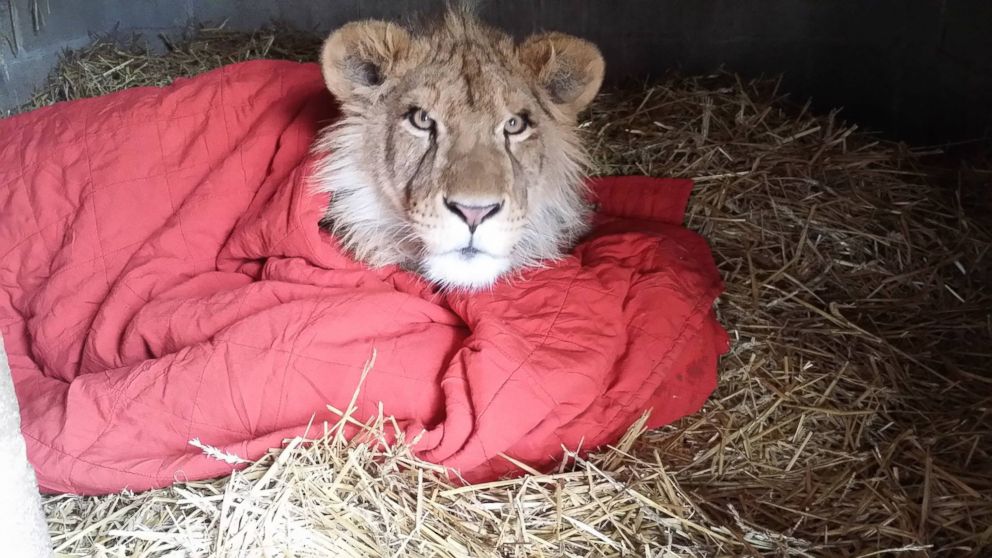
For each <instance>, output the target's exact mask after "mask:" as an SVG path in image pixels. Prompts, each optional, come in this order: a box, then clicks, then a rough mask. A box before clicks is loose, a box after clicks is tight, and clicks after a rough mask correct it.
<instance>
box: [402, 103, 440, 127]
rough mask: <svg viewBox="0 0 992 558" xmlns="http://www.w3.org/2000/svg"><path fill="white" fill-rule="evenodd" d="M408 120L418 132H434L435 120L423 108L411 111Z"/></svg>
mask: <svg viewBox="0 0 992 558" xmlns="http://www.w3.org/2000/svg"><path fill="white" fill-rule="evenodd" d="M407 119H408V120H409V121H410V124H413V127H414V128H416V129H418V130H432V129H433V128H434V119H433V118H431V117H430V115H429V114H427V111H426V110H424V109H422V108H414V109H411V110H410V114H409V116H407Z"/></svg>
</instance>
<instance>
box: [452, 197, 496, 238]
mask: <svg viewBox="0 0 992 558" xmlns="http://www.w3.org/2000/svg"><path fill="white" fill-rule="evenodd" d="M444 206H445V207H447V208H448V210H449V211H451V212H452V213H454V214H455V215H457V216H458V218H460V219H461V220H462V221H465V224H466V225H468V230H469V231H471V232H475V229H476V228H478V227H479V225H481V224H482V223H483V221H485V220H486V219H488V218H490V217H492V216H493V215H496V214H497V213H499V210H500V209H502V207H503V204H502V203H490V204H478V202H476V203H475V204H468V203H462V202H459V201H455V200H449V199H447V198H445V200H444Z"/></svg>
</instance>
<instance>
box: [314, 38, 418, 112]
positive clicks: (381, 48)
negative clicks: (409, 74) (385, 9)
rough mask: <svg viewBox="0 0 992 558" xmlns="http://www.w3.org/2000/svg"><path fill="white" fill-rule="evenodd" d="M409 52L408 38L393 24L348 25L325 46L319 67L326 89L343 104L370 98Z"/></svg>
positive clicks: (329, 39) (326, 42) (328, 39)
mask: <svg viewBox="0 0 992 558" xmlns="http://www.w3.org/2000/svg"><path fill="white" fill-rule="evenodd" d="M409 48H410V34H409V33H407V31H406V30H405V29H403V28H402V27H400V26H399V25H396V24H395V23H388V22H385V21H359V22H354V23H349V24H347V25H345V26H343V27H341V28H339V29H338V30H336V31H334V32H333V33H331V36H330V37H328V38H327V41H325V42H324V47H323V50H322V51H321V54H320V65H321V69H322V71H323V73H324V81H325V82H326V83H327V88H328V89H330V91H331V93H333V94H334V96H336V97H338V98H339V99H341V100H345V101H347V100H355V99H359V98H369V97H370V96H372V94H374V92H375V89H376V87H378V86H379V85H381V84H382V82H383V81H385V80H386V79H388V78H389V77H390V76H391V75H392V74H393V73H394V71H395V70H396V65H397V62H398V61H399V60H401V59H402V58H403V57H404V56H405V55H406V54H407V51H408V50H409Z"/></svg>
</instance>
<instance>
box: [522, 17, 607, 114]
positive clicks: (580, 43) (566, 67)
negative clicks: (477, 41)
mask: <svg viewBox="0 0 992 558" xmlns="http://www.w3.org/2000/svg"><path fill="white" fill-rule="evenodd" d="M518 56H519V58H520V61H521V62H522V63H523V65H524V66H526V67H527V68H528V69H530V71H531V72H533V74H534V76H535V78H536V79H537V82H538V83H539V84H540V86H541V87H543V88H544V90H545V91H547V93H548V95H549V96H550V97H551V100H552V101H553V102H554V103H555V104H556V105H558V106H559V108H561V109H562V110H563V111H564V112H565V113H566V114H567V115H569V117H572V118H574V117H575V116H576V115H578V113H579V112H581V111H582V109H584V108H586V106H588V105H589V103H590V102H592V100H593V98H594V97H595V96H596V93H598V92H599V87H600V86H601V85H602V84H603V74H604V72H605V71H606V62H605V61H604V60H603V55H602V54H600V52H599V49H598V48H596V45H594V44H592V43H590V42H589V41H586V40H583V39H580V38H578V37H573V36H571V35H566V34H564V33H542V34H540V35H534V36H532V37H530V38H528V39H527V40H526V41H524V42H523V44H521V45H520V47H519V48H518Z"/></svg>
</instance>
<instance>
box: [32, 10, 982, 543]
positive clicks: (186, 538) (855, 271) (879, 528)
mask: <svg viewBox="0 0 992 558" xmlns="http://www.w3.org/2000/svg"><path fill="white" fill-rule="evenodd" d="M316 45H317V41H316V40H315V39H314V38H313V37H309V36H305V35H303V34H299V33H294V32H292V31H290V30H286V29H273V30H267V31H263V32H258V33H254V34H244V33H237V32H231V31H226V30H220V29H205V30H199V31H197V32H195V33H192V34H191V35H190V36H187V37H185V38H183V39H182V40H177V41H175V42H174V43H172V44H171V45H170V47H171V48H170V49H169V52H167V53H166V54H165V55H159V56H156V55H151V54H149V53H148V52H147V51H146V50H145V49H143V47H142V46H141V43H140V42H138V41H132V42H130V43H128V44H126V45H125V46H119V45H115V44H113V43H110V42H107V41H98V42H97V43H95V44H94V46H92V47H90V48H87V49H84V50H82V51H80V52H76V53H72V54H69V55H68V56H67V57H66V59H65V60H64V61H63V62H62V64H61V65H60V66H59V68H58V70H57V71H56V72H55V74H54V75H53V77H52V79H51V80H50V82H49V84H48V85H47V86H46V87H45V88H44V89H43V90H42V91H41V92H39V94H38V96H37V97H36V98H35V99H34V101H33V102H32V104H31V107H34V106H41V105H45V104H49V103H52V102H55V101H58V100H62V99H68V98H77V97H82V96H89V95H97V94H103V93H107V92H110V91H113V90H117V89H120V88H123V87H131V86H137V85H160V84H165V83H168V82H169V81H171V80H172V78H174V77H177V76H180V75H188V74H193V73H197V72H200V71H203V70H206V69H209V68H213V67H216V66H218V65H221V64H225V63H230V62H234V61H239V60H244V59H248V58H255V57H280V58H292V59H310V58H312V55H313V53H314V52H315V50H316ZM31 107H26V108H31ZM582 127H583V128H584V129H585V130H586V132H587V133H588V137H589V142H590V146H591V147H592V151H593V155H594V158H595V164H596V172H598V173H600V174H647V175H656V176H677V177H690V178H693V179H695V180H696V182H697V188H696V191H695V194H694V197H693V199H692V201H691V204H690V210H689V212H690V215H689V218H688V226H689V227H691V228H694V229H696V230H699V231H701V232H702V233H703V234H704V235H705V236H706V237H707V238H708V239H709V240H710V242H711V244H712V247H713V251H714V255H715V256H716V259H717V261H718V263H719V265H720V267H721V271H722V273H723V275H724V278H725V280H726V283H727V292H726V294H725V296H724V297H722V299H721V300H720V301H719V303H718V311H719V314H720V317H721V320H722V321H723V323H724V324H726V325H727V327H728V329H729V331H730V332H731V336H732V338H733V342H734V344H733V349H732V352H731V354H729V355H728V356H727V357H725V358H724V360H723V362H722V366H721V374H720V387H719V388H718V391H717V392H716V394H715V395H714V396H713V397H712V398H711V400H710V401H709V403H708V404H707V405H706V407H705V409H704V410H703V411H702V412H700V413H698V414H697V415H696V416H693V417H690V418H688V419H685V420H683V421H681V422H680V423H678V424H676V425H673V426H671V427H668V428H664V429H661V430H657V431H648V432H645V431H643V429H642V428H641V427H640V425H635V426H634V427H632V429H631V430H630V432H629V433H628V435H627V436H626V437H625V438H624V439H623V440H621V441H620V442H619V443H618V444H617V445H616V447H614V448H608V449H606V450H605V451H602V452H599V453H595V454H593V455H591V456H588V457H587V458H585V459H583V458H581V457H580V456H577V455H572V456H571V459H569V460H568V463H566V464H565V465H564V466H563V467H562V469H561V472H560V473H558V474H551V475H539V474H534V475H530V476H527V477H525V478H522V479H517V480H512V481H505V482H497V483H490V484H486V485H480V486H470V487H461V488H459V487H455V486H452V485H450V484H448V483H447V482H446V481H445V480H443V478H442V476H441V475H439V474H438V472H437V471H436V469H435V468H434V467H432V466H431V465H429V464H426V463H421V462H419V461H417V460H416V459H415V458H414V457H413V456H412V455H411V453H410V452H409V451H408V450H407V448H406V447H405V446H404V445H402V444H399V445H397V446H394V447H392V448H390V449H388V450H381V449H376V447H375V444H374V443H372V442H374V440H375V439H376V438H377V437H378V435H379V433H381V432H382V431H383V430H384V429H390V428H392V425H391V423H390V420H389V418H388V417H380V418H379V419H378V420H377V421H373V422H371V423H369V424H367V425H366V427H365V432H366V435H365V437H364V438H362V439H357V440H353V441H351V442H346V441H345V440H343V439H342V438H341V437H340V436H338V435H337V430H336V428H337V425H317V424H315V425H313V428H312V436H310V437H311V438H313V441H312V442H305V441H303V440H293V441H290V442H289V444H288V446H287V447H286V448H285V449H283V450H274V451H273V452H272V454H271V455H270V456H268V457H267V458H265V459H263V460H261V461H260V462H258V463H255V464H252V465H250V466H249V467H248V468H247V469H246V470H244V471H243V472H241V473H236V474H234V475H232V476H231V477H229V478H224V479H218V480H216V481H210V482H192V483H186V484H179V485H176V486H175V487H172V488H169V489H163V490H156V491H152V492H148V493H144V494H137V495H136V494H128V493H125V494H120V495H114V496H108V497H101V498H80V497H73V496H52V497H47V498H46V500H45V508H46V512H47V514H48V518H49V524H50V527H51V532H52V536H53V539H54V543H55V545H56V546H57V549H58V551H59V552H60V553H61V554H62V555H65V556H125V555H126V556H177V557H178V556H207V555H211V556H213V555H216V556H363V557H364V556H502V557H510V556H549V557H550V556H652V557H658V556H863V557H867V556H881V555H886V556H890V555H905V556H968V555H972V556H979V555H987V553H988V552H992V476H990V475H989V474H988V471H990V470H992V444H990V436H992V424H990V410H989V409H990V405H992V397H990V394H992V389H990V386H992V375H990V374H989V364H988V362H989V361H990V360H989V359H990V357H992V296H990V293H989V287H988V285H990V284H992V283H990V279H992V264H990V259H992V254H990V253H989V249H990V246H992V236H990V234H989V231H988V230H987V229H985V228H983V227H982V226H981V224H980V223H979V222H977V221H976V220H974V219H971V218H969V216H968V214H967V213H968V212H967V210H966V208H965V207H962V205H961V204H960V203H959V201H958V200H959V199H960V196H958V195H956V194H957V192H955V191H954V190H953V189H948V188H945V187H941V186H938V185H935V184H932V180H930V178H929V177H928V176H927V175H926V173H924V172H923V171H921V170H919V169H920V168H922V163H924V162H925V161H926V157H927V156H928V155H930V154H931V153H932V152H931V151H927V150H913V149H910V148H907V147H905V146H903V145H900V144H895V143H890V142H886V141H881V140H878V139H876V138H875V137H873V136H872V135H869V134H865V133H862V132H860V131H859V130H858V128H857V127H856V126H853V125H849V124H846V123H844V122H842V121H841V120H840V119H839V118H838V117H837V115H835V114H829V115H826V116H822V115H814V114H811V113H810V111H809V110H807V109H806V108H804V107H801V106H793V105H791V104H790V102H789V101H788V99H787V98H785V96H784V95H783V94H782V92H781V91H779V89H778V86H777V81H776V80H756V81H744V80H742V79H740V78H737V77H735V76H733V75H727V74H717V75H713V76H702V77H678V76H673V77H670V78H669V79H666V80H663V81H659V82H655V83H652V84H648V85H646V86H639V87H637V88H624V89H615V90H609V91H606V92H604V93H603V94H602V95H601V97H600V99H599V100H598V101H597V103H596V104H595V106H594V108H593V109H592V110H591V111H590V113H589V114H588V115H587V118H586V120H584V121H583V123H582ZM370 367H371V369H372V370H374V363H372V362H370ZM356 389H360V386H356ZM340 414H341V416H342V418H341V421H342V423H344V422H347V421H353V419H352V418H350V416H349V414H348V410H347V409H341V410H340ZM204 451H208V452H210V451H213V450H212V449H211V448H209V447H204ZM216 456H217V457H218V458H219V459H227V460H229V461H231V462H236V461H237V460H238V458H237V457H236V456H229V455H223V454H217V455H216Z"/></svg>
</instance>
